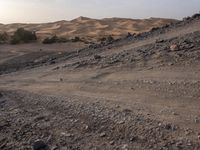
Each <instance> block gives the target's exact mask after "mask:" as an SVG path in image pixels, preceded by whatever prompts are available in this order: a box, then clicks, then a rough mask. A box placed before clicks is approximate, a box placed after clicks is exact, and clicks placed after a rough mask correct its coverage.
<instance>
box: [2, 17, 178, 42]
mask: <svg viewBox="0 0 200 150" xmlns="http://www.w3.org/2000/svg"><path fill="white" fill-rule="evenodd" d="M171 22H176V20H173V19H162V18H150V19H141V20H139V19H126V18H105V19H101V20H97V19H91V18H86V17H79V18H76V19H74V20H71V21H65V20H62V21H58V22H53V23H43V24H20V23H15V24H7V25H3V24H0V32H4V31H6V32H8V33H9V34H13V32H14V31H15V30H16V29H17V28H20V27H23V28H25V29H27V30H32V31H36V33H37V35H38V36H39V38H40V39H44V38H45V37H49V36H53V35H57V36H62V37H66V38H69V39H70V38H73V37H75V36H79V37H81V38H84V39H91V38H92V39H93V40H94V41H95V40H97V39H99V38H101V37H103V36H109V35H112V36H113V37H114V38H119V37H123V36H126V35H127V34H128V32H130V33H141V32H145V31H149V30H151V29H152V28H153V27H159V26H163V25H165V24H169V23H171Z"/></svg>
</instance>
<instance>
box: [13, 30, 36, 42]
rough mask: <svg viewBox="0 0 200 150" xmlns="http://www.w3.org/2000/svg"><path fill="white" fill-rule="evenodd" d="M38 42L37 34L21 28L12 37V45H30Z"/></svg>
mask: <svg viewBox="0 0 200 150" xmlns="http://www.w3.org/2000/svg"><path fill="white" fill-rule="evenodd" d="M36 40H37V36H36V34H35V32H32V31H28V30H25V29H24V28H19V29H17V31H16V32H15V33H14V35H13V36H12V37H11V41H10V43H11V44H19V43H30V42H33V41H36Z"/></svg>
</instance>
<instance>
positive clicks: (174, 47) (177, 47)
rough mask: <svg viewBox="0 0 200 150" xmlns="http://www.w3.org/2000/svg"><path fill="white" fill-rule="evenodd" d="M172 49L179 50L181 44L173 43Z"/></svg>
mask: <svg viewBox="0 0 200 150" xmlns="http://www.w3.org/2000/svg"><path fill="white" fill-rule="evenodd" d="M170 50H171V51H177V50H179V46H178V45H176V44H173V45H171V46H170Z"/></svg>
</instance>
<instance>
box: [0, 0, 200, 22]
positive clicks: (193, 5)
mask: <svg viewBox="0 0 200 150" xmlns="http://www.w3.org/2000/svg"><path fill="white" fill-rule="evenodd" d="M199 11H200V0H0V23H4V24H7V23H44V22H53V21H59V20H72V19H74V18H77V17H79V16H84V17H90V18H97V19H101V18H109V17H121V18H135V19H138V18H141V19H142V18H150V17H160V18H175V19H182V18H183V17H186V16H191V15H192V14H194V13H198V12H199Z"/></svg>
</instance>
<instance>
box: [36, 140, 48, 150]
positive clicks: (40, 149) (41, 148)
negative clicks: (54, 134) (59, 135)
mask: <svg viewBox="0 0 200 150" xmlns="http://www.w3.org/2000/svg"><path fill="white" fill-rule="evenodd" d="M33 150H50V148H49V146H48V145H47V144H45V143H44V142H43V141H42V140H36V141H35V142H34V144H33Z"/></svg>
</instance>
